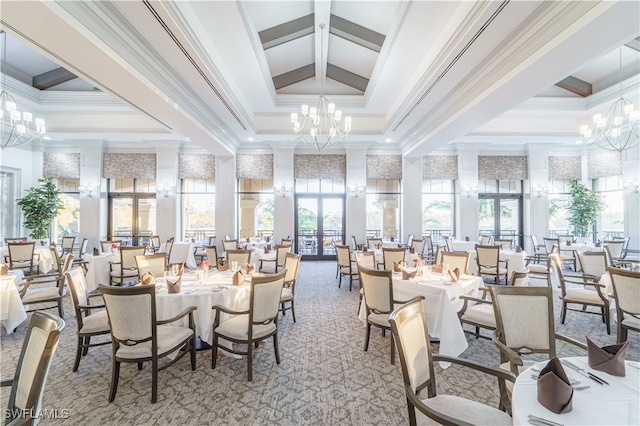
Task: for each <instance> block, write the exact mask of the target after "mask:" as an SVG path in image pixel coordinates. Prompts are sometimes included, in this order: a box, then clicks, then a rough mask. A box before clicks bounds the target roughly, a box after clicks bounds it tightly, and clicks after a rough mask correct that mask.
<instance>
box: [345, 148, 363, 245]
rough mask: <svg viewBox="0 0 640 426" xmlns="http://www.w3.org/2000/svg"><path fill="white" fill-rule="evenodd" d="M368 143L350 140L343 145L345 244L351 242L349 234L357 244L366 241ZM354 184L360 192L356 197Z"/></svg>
mask: <svg viewBox="0 0 640 426" xmlns="http://www.w3.org/2000/svg"><path fill="white" fill-rule="evenodd" d="M368 147H369V144H368V143H367V144H358V143H355V142H350V143H349V144H347V146H346V147H345V152H346V154H347V179H346V181H345V184H346V194H345V195H346V200H345V215H346V217H345V229H344V239H345V243H346V244H349V245H350V244H351V236H354V237H356V241H357V243H358V244H365V243H366V242H367V211H366V208H367V149H368ZM356 185H357V186H358V187H359V188H360V194H359V195H358V196H357V197H356V196H355V194H353V189H354V188H355V187H356Z"/></svg>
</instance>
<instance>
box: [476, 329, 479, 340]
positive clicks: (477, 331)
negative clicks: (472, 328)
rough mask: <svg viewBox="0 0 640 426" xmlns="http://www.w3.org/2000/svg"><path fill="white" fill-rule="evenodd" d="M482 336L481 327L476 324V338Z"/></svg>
mask: <svg viewBox="0 0 640 426" xmlns="http://www.w3.org/2000/svg"><path fill="white" fill-rule="evenodd" d="M479 338H480V327H478V326H476V339H479Z"/></svg>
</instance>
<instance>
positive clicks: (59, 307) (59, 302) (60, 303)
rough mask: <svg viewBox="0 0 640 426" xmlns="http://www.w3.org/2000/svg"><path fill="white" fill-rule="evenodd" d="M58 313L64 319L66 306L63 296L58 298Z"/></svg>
mask: <svg viewBox="0 0 640 426" xmlns="http://www.w3.org/2000/svg"><path fill="white" fill-rule="evenodd" d="M58 315H60V318H63V319H64V307H63V306H62V297H61V298H60V299H58Z"/></svg>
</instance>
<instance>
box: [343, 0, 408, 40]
mask: <svg viewBox="0 0 640 426" xmlns="http://www.w3.org/2000/svg"><path fill="white" fill-rule="evenodd" d="M400 4H401V2H390V1H340V2H333V4H332V5H331V13H332V14H334V15H337V16H339V17H341V18H344V19H346V20H348V21H351V22H355V23H356V24H358V25H361V26H363V27H365V28H368V29H370V30H373V31H375V32H378V33H380V34H384V35H386V34H387V33H388V32H389V29H390V28H391V24H392V22H393V18H394V17H395V13H396V10H397V9H398V7H399V6H400Z"/></svg>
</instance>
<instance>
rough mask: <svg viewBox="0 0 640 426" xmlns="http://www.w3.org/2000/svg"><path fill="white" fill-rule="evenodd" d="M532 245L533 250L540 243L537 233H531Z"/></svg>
mask: <svg viewBox="0 0 640 426" xmlns="http://www.w3.org/2000/svg"><path fill="white" fill-rule="evenodd" d="M531 245H532V246H533V250H534V251H535V250H536V249H537V248H538V246H539V245H540V244H538V236H537V235H535V234H531Z"/></svg>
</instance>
